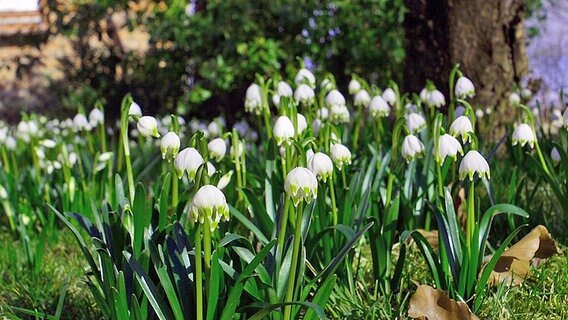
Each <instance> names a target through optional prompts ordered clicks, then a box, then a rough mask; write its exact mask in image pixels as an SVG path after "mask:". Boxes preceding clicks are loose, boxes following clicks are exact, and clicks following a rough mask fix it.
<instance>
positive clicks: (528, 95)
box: [521, 88, 532, 100]
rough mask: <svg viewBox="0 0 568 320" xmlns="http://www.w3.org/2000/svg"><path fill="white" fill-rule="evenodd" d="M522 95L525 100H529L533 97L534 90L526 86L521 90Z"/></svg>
mask: <svg viewBox="0 0 568 320" xmlns="http://www.w3.org/2000/svg"><path fill="white" fill-rule="evenodd" d="M521 97H522V98H523V99H525V100H529V99H530V98H531V97H532V91H531V89H529V88H524V89H523V90H521Z"/></svg>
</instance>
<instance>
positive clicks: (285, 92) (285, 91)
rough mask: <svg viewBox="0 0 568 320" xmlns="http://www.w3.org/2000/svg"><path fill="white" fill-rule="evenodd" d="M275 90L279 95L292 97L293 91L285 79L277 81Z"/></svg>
mask: <svg viewBox="0 0 568 320" xmlns="http://www.w3.org/2000/svg"><path fill="white" fill-rule="evenodd" d="M276 92H277V94H278V95H279V96H281V97H292V96H293V95H294V91H292V87H290V85H289V84H288V83H286V82H285V81H280V82H278V85H277V86H276Z"/></svg>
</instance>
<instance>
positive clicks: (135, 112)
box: [128, 101, 142, 117]
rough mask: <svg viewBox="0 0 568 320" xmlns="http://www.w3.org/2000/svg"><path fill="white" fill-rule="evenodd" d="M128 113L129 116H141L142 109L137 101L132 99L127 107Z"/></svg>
mask: <svg viewBox="0 0 568 320" xmlns="http://www.w3.org/2000/svg"><path fill="white" fill-rule="evenodd" d="M128 115H129V116H131V117H141V116H142V109H141V108H140V106H139V105H138V103H136V102H134V101H132V103H131V104H130V107H129V108H128Z"/></svg>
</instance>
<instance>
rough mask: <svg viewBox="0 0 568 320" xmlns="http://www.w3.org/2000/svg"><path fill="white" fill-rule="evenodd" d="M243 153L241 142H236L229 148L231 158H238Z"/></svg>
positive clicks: (243, 146)
mask: <svg viewBox="0 0 568 320" xmlns="http://www.w3.org/2000/svg"><path fill="white" fill-rule="evenodd" d="M243 152H245V145H244V143H243V142H242V141H237V143H235V144H234V145H232V146H231V149H230V150H229V153H230V154H231V156H232V157H233V158H238V157H240V156H242V155H243Z"/></svg>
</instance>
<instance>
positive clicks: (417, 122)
mask: <svg viewBox="0 0 568 320" xmlns="http://www.w3.org/2000/svg"><path fill="white" fill-rule="evenodd" d="M406 126H407V127H408V130H410V132H417V131H420V130H422V129H423V128H425V127H426V120H424V117H422V116H421V115H420V114H418V113H415V112H413V113H410V114H408V115H407V116H406Z"/></svg>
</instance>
